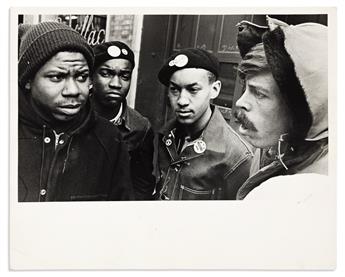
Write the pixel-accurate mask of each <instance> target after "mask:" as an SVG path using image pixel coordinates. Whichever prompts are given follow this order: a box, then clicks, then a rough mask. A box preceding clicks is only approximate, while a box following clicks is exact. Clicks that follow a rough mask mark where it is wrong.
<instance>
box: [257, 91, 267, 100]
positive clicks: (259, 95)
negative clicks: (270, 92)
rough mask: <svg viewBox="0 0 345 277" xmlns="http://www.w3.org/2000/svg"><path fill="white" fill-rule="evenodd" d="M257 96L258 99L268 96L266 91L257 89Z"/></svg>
mask: <svg viewBox="0 0 345 277" xmlns="http://www.w3.org/2000/svg"><path fill="white" fill-rule="evenodd" d="M255 96H256V98H258V99H263V98H265V97H266V95H265V94H264V93H262V92H261V91H260V90H255Z"/></svg>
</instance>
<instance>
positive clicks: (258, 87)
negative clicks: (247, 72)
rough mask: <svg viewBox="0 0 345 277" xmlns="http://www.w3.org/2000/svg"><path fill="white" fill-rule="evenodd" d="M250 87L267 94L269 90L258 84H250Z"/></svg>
mask: <svg viewBox="0 0 345 277" xmlns="http://www.w3.org/2000/svg"><path fill="white" fill-rule="evenodd" d="M248 87H250V88H253V89H259V90H263V91H265V92H268V89H267V88H264V87H263V86H260V85H257V84H254V85H251V84H248Z"/></svg>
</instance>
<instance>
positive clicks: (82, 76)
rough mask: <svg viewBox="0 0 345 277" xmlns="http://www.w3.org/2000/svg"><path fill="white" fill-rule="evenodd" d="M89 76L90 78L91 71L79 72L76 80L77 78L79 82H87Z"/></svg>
mask: <svg viewBox="0 0 345 277" xmlns="http://www.w3.org/2000/svg"><path fill="white" fill-rule="evenodd" d="M88 78H89V73H82V74H79V75H78V76H77V78H76V80H77V81H78V82H82V83H84V82H86V80H87V79H88Z"/></svg>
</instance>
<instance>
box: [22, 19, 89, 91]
mask: <svg viewBox="0 0 345 277" xmlns="http://www.w3.org/2000/svg"><path fill="white" fill-rule="evenodd" d="M61 51H76V52H80V53H82V54H83V55H84V57H85V59H86V60H87V63H88V65H89V68H90V71H92V70H93V64H94V54H93V51H92V48H91V47H90V46H89V45H88V43H87V42H86V40H85V39H84V38H83V37H82V36H81V35H80V34H79V33H78V32H77V31H75V30H73V29H72V28H71V27H69V26H68V25H66V24H63V23H58V22H53V21H51V22H50V21H49V22H42V23H39V24H36V25H32V27H30V28H29V29H28V30H27V31H26V32H25V33H24V34H23V35H22V37H21V42H20V47H19V61H18V82H19V85H20V86H21V87H24V86H25V84H26V82H27V81H28V80H29V79H30V78H32V77H33V76H34V75H35V74H36V73H37V71H38V70H39V69H40V67H42V66H43V65H44V64H45V63H46V62H47V61H48V60H49V59H50V58H51V57H53V56H54V55H55V54H56V53H58V52H61Z"/></svg>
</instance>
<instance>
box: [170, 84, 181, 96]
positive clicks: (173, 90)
mask: <svg viewBox="0 0 345 277" xmlns="http://www.w3.org/2000/svg"><path fill="white" fill-rule="evenodd" d="M169 92H170V93H171V94H174V95H176V94H178V92H179V91H178V88H177V87H176V86H174V85H170V86H169Z"/></svg>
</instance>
